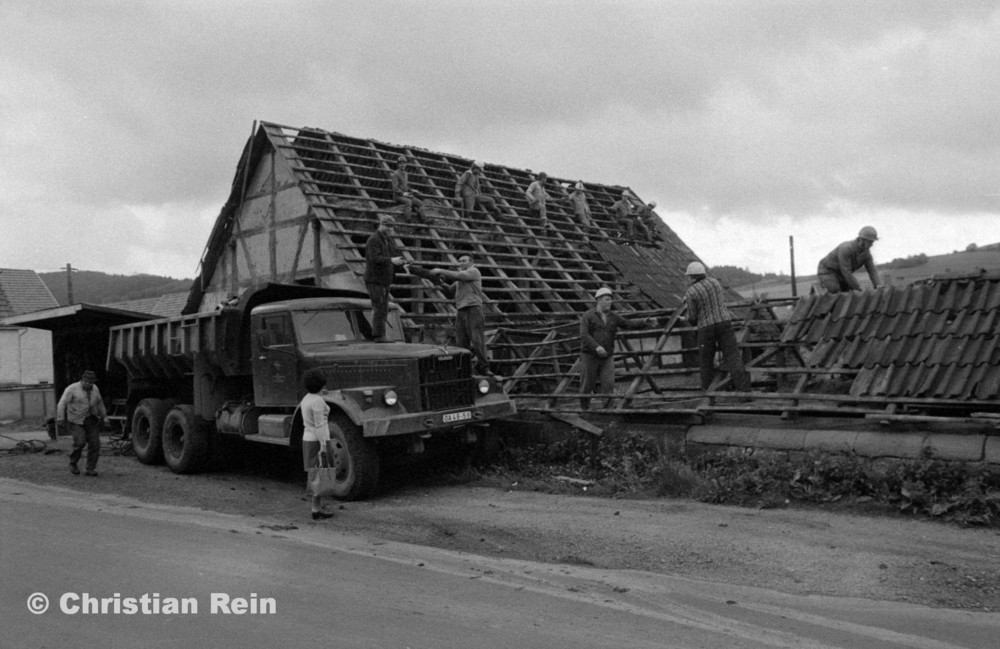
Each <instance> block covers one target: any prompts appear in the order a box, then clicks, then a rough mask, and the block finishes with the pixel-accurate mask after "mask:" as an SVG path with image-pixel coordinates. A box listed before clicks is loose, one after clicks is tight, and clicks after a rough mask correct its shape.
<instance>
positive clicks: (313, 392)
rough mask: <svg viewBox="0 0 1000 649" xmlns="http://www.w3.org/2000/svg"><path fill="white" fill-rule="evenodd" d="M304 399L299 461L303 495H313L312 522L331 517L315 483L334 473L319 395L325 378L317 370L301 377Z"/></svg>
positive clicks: (326, 415) (327, 414) (326, 421)
mask: <svg viewBox="0 0 1000 649" xmlns="http://www.w3.org/2000/svg"><path fill="white" fill-rule="evenodd" d="M302 382H303V383H304V384H305V388H306V392H307V393H308V394H306V396H304V397H302V401H301V403H299V409H300V410H301V411H302V424H303V426H304V428H305V430H304V431H303V433H302V461H303V465H304V468H305V470H306V473H307V474H308V478H307V481H306V493H307V494H309V495H310V496H312V517H313V520H314V521H319V520H323V519H326V518H333V514H332V513H329V512H325V511H323V495H322V493H321V489H320V488H319V487H318V485H317V483H318V482H320V481H322V476H320V473H322V472H326V473H329V472H331V471H333V469H331V468H330V466H331V464H332V458H330V457H329V451H328V448H329V442H330V405H329V404H328V403H327V402H326V400H325V399H323V397H321V396H320V395H319V393H320V391H322V390H323V388H325V387H326V377H325V376H323V373H322V372H320V371H319V370H309V371H308V372H306V373H305V374H303V375H302Z"/></svg>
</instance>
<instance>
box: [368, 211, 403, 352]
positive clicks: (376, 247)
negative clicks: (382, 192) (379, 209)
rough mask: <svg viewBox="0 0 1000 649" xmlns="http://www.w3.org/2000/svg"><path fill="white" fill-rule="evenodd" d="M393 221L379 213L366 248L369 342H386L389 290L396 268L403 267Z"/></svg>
mask: <svg viewBox="0 0 1000 649" xmlns="http://www.w3.org/2000/svg"><path fill="white" fill-rule="evenodd" d="M395 226H396V219H394V218H392V216H391V215H389V214H380V215H379V217H378V229H377V230H375V232H373V233H372V235H371V236H370V237H368V243H367V244H366V245H365V286H366V287H367V288H368V296H369V297H370V298H371V301H372V340H374V341H375V342H379V343H385V342H389V339H388V338H386V337H385V320H386V317H388V315H389V287H390V286H392V281H393V279H395V277H396V267H397V266H402V265H403V257H402V256H401V255H400V254H399V248H397V247H396V241H395V239H394V235H395V233H394V231H393V228H395Z"/></svg>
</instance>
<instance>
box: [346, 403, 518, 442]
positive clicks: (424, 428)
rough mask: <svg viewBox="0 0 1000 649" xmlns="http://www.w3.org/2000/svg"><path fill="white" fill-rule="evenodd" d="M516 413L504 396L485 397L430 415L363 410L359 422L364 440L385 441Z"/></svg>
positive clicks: (428, 413)
mask: <svg viewBox="0 0 1000 649" xmlns="http://www.w3.org/2000/svg"><path fill="white" fill-rule="evenodd" d="M516 412H517V408H515V407H514V402H513V401H511V400H510V399H509V398H508V397H507V396H506V395H489V396H487V397H484V398H482V399H479V400H477V401H476V403H474V404H473V405H472V406H469V407H467V408H453V409H451V410H437V411H434V412H418V413H395V412H393V411H390V410H385V409H381V408H376V409H371V410H365V411H364V414H363V419H362V421H361V425H362V431H363V434H364V436H365V437H386V436H389V435H406V434H410V433H425V432H427V433H431V432H435V431H441V430H447V429H449V428H457V427H462V426H467V425H469V424H479V423H485V422H487V421H490V420H491V419H498V418H500V417H507V416H510V415H513V414H515V413H516Z"/></svg>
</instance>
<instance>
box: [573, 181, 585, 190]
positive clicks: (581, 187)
mask: <svg viewBox="0 0 1000 649" xmlns="http://www.w3.org/2000/svg"><path fill="white" fill-rule="evenodd" d="M574 187H576V189H583V183H580V182H578V183H577V184H576V185H574Z"/></svg>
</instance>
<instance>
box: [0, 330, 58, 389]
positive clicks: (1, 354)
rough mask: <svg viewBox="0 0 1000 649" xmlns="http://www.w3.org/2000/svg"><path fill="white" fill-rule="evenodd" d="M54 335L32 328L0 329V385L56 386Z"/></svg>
mask: <svg viewBox="0 0 1000 649" xmlns="http://www.w3.org/2000/svg"><path fill="white" fill-rule="evenodd" d="M52 378H53V375H52V334H51V333H50V332H48V331H45V330H42V329H31V328H28V327H0V385H5V384H14V385H37V384H39V383H52Z"/></svg>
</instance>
